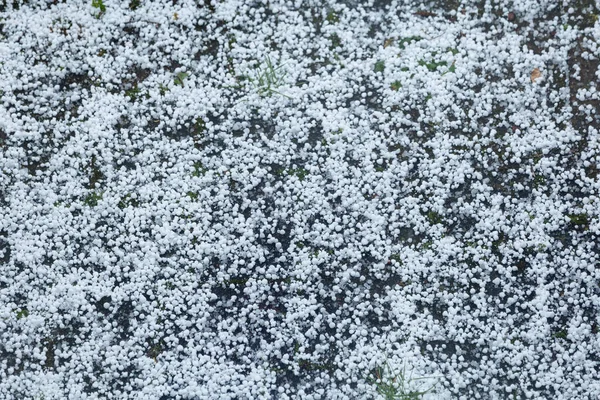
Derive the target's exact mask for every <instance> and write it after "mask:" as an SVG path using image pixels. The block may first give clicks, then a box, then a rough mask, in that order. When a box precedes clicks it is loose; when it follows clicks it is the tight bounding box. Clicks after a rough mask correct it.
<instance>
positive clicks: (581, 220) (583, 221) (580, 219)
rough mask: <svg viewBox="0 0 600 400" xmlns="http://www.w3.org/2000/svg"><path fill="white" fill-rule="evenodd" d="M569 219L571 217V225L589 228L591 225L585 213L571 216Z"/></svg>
mask: <svg viewBox="0 0 600 400" xmlns="http://www.w3.org/2000/svg"><path fill="white" fill-rule="evenodd" d="M568 217H569V220H570V221H571V224H573V225H575V226H588V225H589V223H590V221H589V219H588V216H587V214H585V213H581V214H570V215H569V216H568Z"/></svg>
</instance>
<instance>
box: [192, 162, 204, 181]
mask: <svg viewBox="0 0 600 400" xmlns="http://www.w3.org/2000/svg"><path fill="white" fill-rule="evenodd" d="M207 171H208V168H206V167H205V166H204V165H203V164H202V162H200V161H196V162H195V163H194V172H192V176H196V177H198V176H201V175H206V172H207Z"/></svg>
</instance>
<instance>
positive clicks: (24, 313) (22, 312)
mask: <svg viewBox="0 0 600 400" xmlns="http://www.w3.org/2000/svg"><path fill="white" fill-rule="evenodd" d="M28 316H29V310H28V309H27V308H21V309H20V310H17V319H21V318H26V317H28Z"/></svg>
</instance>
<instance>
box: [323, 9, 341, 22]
mask: <svg viewBox="0 0 600 400" xmlns="http://www.w3.org/2000/svg"><path fill="white" fill-rule="evenodd" d="M325 20H327V22H329V23H330V24H336V23H338V22H340V17H339V15H338V14H337V13H336V12H335V11H333V10H329V12H328V13H327V17H326V18H325Z"/></svg>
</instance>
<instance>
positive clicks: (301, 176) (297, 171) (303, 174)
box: [287, 167, 309, 181]
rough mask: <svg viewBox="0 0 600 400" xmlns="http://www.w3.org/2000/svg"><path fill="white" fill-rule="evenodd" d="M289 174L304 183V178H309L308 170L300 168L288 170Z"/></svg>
mask: <svg viewBox="0 0 600 400" xmlns="http://www.w3.org/2000/svg"><path fill="white" fill-rule="evenodd" d="M287 174H288V175H295V176H296V177H297V178H298V179H299V180H301V181H303V180H304V178H306V177H307V176H308V174H309V172H308V171H307V170H306V169H304V168H302V167H300V168H296V169H293V168H290V169H288V170H287Z"/></svg>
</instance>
